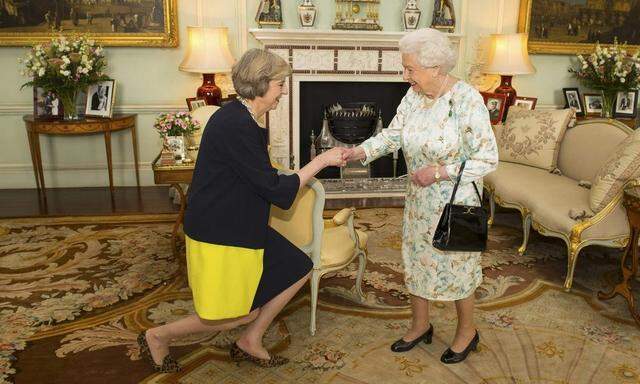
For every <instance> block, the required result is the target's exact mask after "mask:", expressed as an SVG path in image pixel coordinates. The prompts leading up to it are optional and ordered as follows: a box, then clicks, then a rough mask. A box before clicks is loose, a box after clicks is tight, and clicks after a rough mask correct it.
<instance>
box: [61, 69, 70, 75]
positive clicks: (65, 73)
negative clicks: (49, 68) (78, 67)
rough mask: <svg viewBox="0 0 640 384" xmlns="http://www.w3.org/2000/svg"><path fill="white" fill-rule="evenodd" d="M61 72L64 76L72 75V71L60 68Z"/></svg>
mask: <svg viewBox="0 0 640 384" xmlns="http://www.w3.org/2000/svg"><path fill="white" fill-rule="evenodd" d="M60 74H61V75H62V76H67V77H69V75H71V71H66V70H60Z"/></svg>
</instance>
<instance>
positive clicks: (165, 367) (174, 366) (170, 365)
mask: <svg viewBox="0 0 640 384" xmlns="http://www.w3.org/2000/svg"><path fill="white" fill-rule="evenodd" d="M145 333H146V332H145V331H142V332H140V334H139V335H138V346H139V347H140V354H141V355H143V356H144V357H146V358H147V360H148V361H149V362H150V363H151V366H152V367H153V370H154V371H156V372H161V373H172V372H179V371H180V364H178V362H177V361H176V360H175V359H174V358H173V357H171V355H167V356H165V357H164V359H162V365H158V364H156V362H155V361H153V357H152V356H151V351H150V350H149V344H147V338H146V337H145Z"/></svg>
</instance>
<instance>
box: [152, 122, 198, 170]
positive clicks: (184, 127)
mask: <svg viewBox="0 0 640 384" xmlns="http://www.w3.org/2000/svg"><path fill="white" fill-rule="evenodd" d="M153 127H154V128H155V129H156V130H157V131H158V133H159V134H160V136H161V137H162V139H163V149H162V151H163V152H165V153H166V152H170V153H171V154H172V156H173V159H174V160H176V161H178V162H179V163H181V162H182V161H183V160H184V159H186V157H187V151H186V144H185V135H189V134H191V133H193V132H195V131H197V130H198V129H200V123H199V122H198V121H197V120H194V119H193V117H191V114H189V113H187V112H175V113H163V114H160V115H159V116H158V117H157V118H156V122H155V123H154V124H153Z"/></svg>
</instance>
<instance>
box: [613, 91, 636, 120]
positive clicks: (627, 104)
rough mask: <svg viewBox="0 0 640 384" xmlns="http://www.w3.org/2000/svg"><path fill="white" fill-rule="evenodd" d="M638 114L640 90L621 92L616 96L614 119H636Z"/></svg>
mask: <svg viewBox="0 0 640 384" xmlns="http://www.w3.org/2000/svg"><path fill="white" fill-rule="evenodd" d="M637 114H638V90H637V89H634V90H629V91H621V92H618V94H617V95H616V103H615V104H614V107H613V116H614V117H627V118H632V117H636V116H637Z"/></svg>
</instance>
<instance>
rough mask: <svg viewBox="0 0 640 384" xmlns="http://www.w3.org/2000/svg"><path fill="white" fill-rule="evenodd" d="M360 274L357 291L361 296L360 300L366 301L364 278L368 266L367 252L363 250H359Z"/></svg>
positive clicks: (357, 279) (357, 278) (357, 277)
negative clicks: (363, 290) (363, 288)
mask: <svg viewBox="0 0 640 384" xmlns="http://www.w3.org/2000/svg"><path fill="white" fill-rule="evenodd" d="M358 259H359V260H358V274H357V275H356V293H357V294H358V295H359V296H360V300H361V301H362V302H364V292H362V280H363V278H364V270H365V268H366V267H367V253H366V252H365V251H364V250H362V251H359V252H358Z"/></svg>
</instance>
